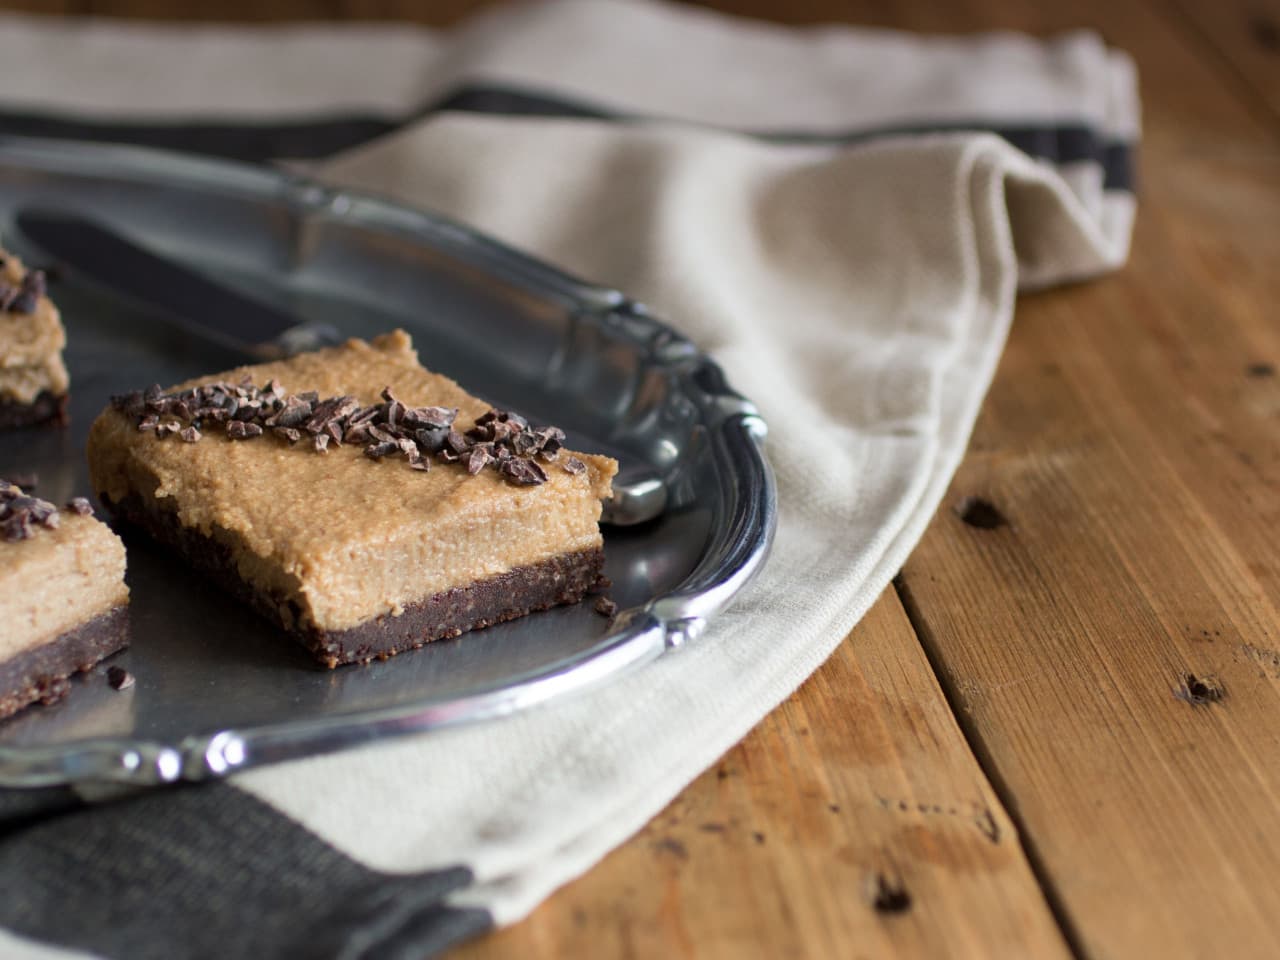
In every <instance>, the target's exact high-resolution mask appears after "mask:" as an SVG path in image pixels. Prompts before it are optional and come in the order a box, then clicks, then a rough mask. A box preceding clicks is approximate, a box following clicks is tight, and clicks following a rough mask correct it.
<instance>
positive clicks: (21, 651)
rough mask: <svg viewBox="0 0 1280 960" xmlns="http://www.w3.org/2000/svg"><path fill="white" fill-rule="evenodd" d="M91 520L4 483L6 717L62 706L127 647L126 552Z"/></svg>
mask: <svg viewBox="0 0 1280 960" xmlns="http://www.w3.org/2000/svg"><path fill="white" fill-rule="evenodd" d="M91 514H92V510H91V509H90V507H89V502H88V501H87V500H84V499H76V500H73V501H71V503H70V504H68V505H67V507H66V508H65V509H62V510H59V509H57V508H56V507H55V506H54V505H53V504H52V503H49V502H48V501H46V500H40V499H38V498H36V497H31V496H27V495H26V494H25V493H23V491H22V489H21V488H20V487H17V486H15V485H13V484H11V483H9V482H8V481H5V480H0V717H7V716H9V715H10V714H12V713H14V712H16V711H18V710H20V709H21V708H22V707H25V706H27V704H30V703H34V702H36V701H37V700H38V701H40V702H42V703H52V702H54V701H56V700H59V699H61V698H62V696H63V695H64V694H65V693H66V692H67V690H68V689H69V686H70V685H69V682H68V680H69V678H70V677H71V675H72V674H74V673H75V672H76V671H78V670H88V669H90V668H91V667H92V666H93V665H94V664H95V663H97V662H98V661H99V660H102V659H103V658H104V657H109V656H110V655H111V654H113V653H115V652H116V651H117V650H120V649H122V648H123V647H124V646H125V645H126V644H127V642H128V603H129V588H128V587H126V586H125V582H124V569H125V561H124V544H123V543H121V542H120V538H119V537H117V536H116V535H115V534H114V533H112V532H111V530H110V528H109V527H107V525H106V524H105V523H102V522H100V521H98V520H95V519H94V518H93V516H92V515H91Z"/></svg>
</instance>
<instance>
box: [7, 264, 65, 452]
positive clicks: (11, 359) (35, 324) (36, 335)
mask: <svg viewBox="0 0 1280 960" xmlns="http://www.w3.org/2000/svg"><path fill="white" fill-rule="evenodd" d="M66 341H67V336H66V331H65V330H64V329H63V327H62V319H61V317H60V316H59V315H58V308H57V307H55V306H54V305H53V301H51V300H50V299H49V297H48V296H47V295H46V293H45V279H44V273H43V272H42V271H40V270H28V269H27V268H26V267H25V266H23V264H22V261H21V260H19V259H18V258H17V257H15V256H13V255H12V254H10V253H7V252H5V251H4V250H0V429H12V428H15V427H28V426H36V425H39V424H64V423H66V420H67V388H68V384H69V379H68V377H67V368H66V366H65V365H64V364H63V362H62V348H63V347H64V346H65V345H66Z"/></svg>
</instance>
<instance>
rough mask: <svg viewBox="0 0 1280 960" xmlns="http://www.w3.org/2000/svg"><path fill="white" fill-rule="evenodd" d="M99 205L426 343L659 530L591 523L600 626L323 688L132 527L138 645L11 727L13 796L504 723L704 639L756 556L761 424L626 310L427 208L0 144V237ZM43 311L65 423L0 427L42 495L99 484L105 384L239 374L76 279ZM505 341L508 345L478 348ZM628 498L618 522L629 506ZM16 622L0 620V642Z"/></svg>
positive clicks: (205, 346) (250, 277) (563, 612)
mask: <svg viewBox="0 0 1280 960" xmlns="http://www.w3.org/2000/svg"><path fill="white" fill-rule="evenodd" d="M26 205H33V206H45V207H48V206H58V207H63V208H68V209H72V210H76V211H79V212H80V213H86V214H90V215H92V216H93V217H95V218H97V219H98V220H100V221H103V222H105V223H107V224H109V225H111V226H114V227H116V228H118V229H120V230H121V231H122V232H127V234H128V235H130V236H132V237H134V238H137V239H138V240H140V241H143V242H145V243H146V244H147V245H149V246H151V247H152V248H153V249H156V250H158V251H162V252H164V253H165V254H166V255H168V256H170V257H172V258H174V259H176V260H179V261H181V262H183V263H185V264H187V265H189V266H192V267H195V268H196V269H199V270H201V271H204V272H207V273H209V274H210V275H212V276H215V277H217V278H219V279H220V280H222V281H223V282H225V283H227V284H228V285H231V286H234V287H236V288H238V289H240V290H241V291H243V292H247V293H249V294H251V295H253V296H255V297H258V298H260V299H262V300H265V301H268V302H270V303H271V304H273V305H275V306H278V307H283V308H285V309H287V310H289V311H291V312H293V313H295V314H297V315H298V316H299V317H301V318H303V319H306V320H309V321H315V322H321V323H331V324H334V325H336V326H337V327H338V328H339V329H340V330H341V331H342V332H343V333H344V334H350V335H355V336H369V335H372V334H376V333H379V332H382V331H385V330H388V329H391V328H393V327H397V326H399V327H403V328H405V329H406V330H408V331H409V332H410V333H412V334H413V336H414V339H415V342H416V343H417V345H418V347H419V351H420V353H421V355H422V357H423V361H424V362H425V363H426V364H427V365H428V366H430V367H432V368H433V369H436V370H439V371H441V372H444V373H447V374H449V375H451V376H453V377H454V378H455V379H457V380H458V381H460V382H461V383H462V384H463V386H465V387H467V388H468V389H469V390H470V391H471V392H473V393H475V394H477V395H479V396H481V397H484V398H486V399H488V400H490V401H492V402H494V403H495V404H500V405H504V406H511V407H514V408H516V409H520V410H521V411H522V412H524V413H526V414H528V415H530V416H531V417H534V418H536V419H538V420H540V421H542V422H548V423H556V424H558V425H560V426H562V427H564V428H565V429H566V431H567V432H568V434H569V443H570V444H571V445H573V446H576V447H578V448H579V449H585V450H598V451H602V452H609V453H612V454H613V455H614V456H616V457H618V459H619V461H620V463H621V465H622V469H621V472H620V478H621V479H622V481H623V482H622V487H623V489H624V490H632V491H633V493H635V495H637V496H652V492H653V491H652V483H653V481H655V480H660V481H661V484H662V491H663V493H664V494H665V497H666V504H665V509H664V510H663V512H662V513H661V515H660V516H659V517H658V518H656V519H653V520H650V521H648V522H645V523H643V524H640V525H638V526H629V527H619V526H609V527H606V529H605V554H606V558H607V560H606V573H607V574H608V576H609V577H610V578H611V579H612V581H613V587H612V588H611V590H610V591H609V595H610V596H611V597H612V598H613V599H614V600H615V601H617V602H618V604H619V606H620V608H622V612H621V613H620V615H619V616H618V617H617V618H616V619H615V620H614V621H613V623H612V624H610V622H609V621H607V620H606V619H605V618H603V617H601V616H600V615H599V614H597V613H595V612H594V611H593V609H592V604H591V603H590V602H588V603H585V604H581V605H578V606H576V607H569V608H559V609H556V610H552V611H548V612H546V613H542V614H537V615H534V616H532V617H527V618H525V619H523V620H519V621H515V622H512V623H508V624H503V625H500V626H496V627H491V628H489V629H487V630H481V631H477V632H475V633H470V634H464V635H463V636H462V637H459V638H458V639H456V640H449V641H438V642H436V643H432V644H429V645H428V646H426V647H424V648H422V649H421V650H418V651H415V652H412V653H407V654H402V655H400V656H398V657H395V658H393V659H392V660H389V661H386V662H383V663H377V662H375V663H373V664H370V665H368V666H364V667H359V666H357V667H343V668H340V669H337V670H333V671H330V670H324V669H322V668H319V667H317V666H316V665H315V664H314V663H313V662H312V661H311V659H310V657H309V655H308V654H307V653H306V652H305V651H304V650H303V649H302V648H301V647H300V646H298V645H297V644H296V643H294V642H293V641H292V640H291V639H289V638H288V637H286V636H283V635H281V634H280V633H279V631H278V630H276V629H275V628H273V627H272V626H270V625H269V624H267V623H266V622H265V621H262V620H259V619H257V618H256V616H255V615H254V614H252V613H251V612H249V611H248V610H247V609H242V608H240V607H238V606H236V605H234V604H231V603H228V602H226V599H225V598H224V597H223V596H222V595H220V594H219V593H217V592H216V591H215V590H214V589H213V588H210V587H208V586H206V585H205V584H204V583H203V582H202V581H200V580H199V579H198V578H196V577H195V576H194V575H191V574H188V573H187V572H186V571H185V570H183V569H182V568H181V567H180V566H179V565H176V564H174V563H173V562H172V560H171V559H170V558H169V557H167V556H166V555H165V554H164V553H163V552H162V551H160V550H159V549H158V548H156V547H154V546H153V545H151V544H149V543H148V542H146V541H145V540H143V539H141V538H138V537H127V538H126V539H127V544H128V551H129V572H128V580H129V585H130V588H131V591H132V603H131V609H132V614H131V619H132V642H131V646H130V647H129V649H128V650H126V651H125V652H123V653H121V654H119V655H117V656H116V657H113V658H112V659H111V660H110V661H109V663H110V664H120V665H122V666H124V667H126V668H127V669H128V670H129V671H130V672H132V673H133V674H134V675H135V676H136V678H137V683H136V685H135V686H134V687H132V688H131V689H128V690H125V691H120V692H117V691H115V690H112V689H111V687H110V686H109V685H108V683H107V681H106V676H105V674H106V666H107V665H106V664H103V665H99V666H98V667H97V668H95V669H94V670H93V671H91V672H90V673H88V674H85V675H82V676H81V677H79V678H77V679H76V680H75V681H73V684H72V690H71V694H70V696H68V697H67V698H66V699H65V700H64V701H62V702H61V703H58V704H55V705H53V706H48V707H33V708H29V709H27V710H25V711H23V712H22V713H20V714H19V715H17V716H16V717H14V718H12V719H10V720H8V721H5V722H3V723H0V785H7V786H40V785H49V784H65V783H81V782H90V781H123V782H126V783H130V784H138V785H153V784H161V783H167V782H172V781H176V780H183V779H185V780H201V779H206V778H210V777H218V776H223V775H225V774H227V773H229V772H232V771H234V770H237V769H243V768H245V767H249V766H253V765H256V764H262V763H270V762H273V761H279V760H285V759H290V758H295V757H300V756H305V755H309V754H314V753H319V752H323V751H329V750H335V749H339V748H343V747H348V746H353V745H356V744H360V743H365V742H368V741H370V740H374V739H378V738H383V737H391V736H398V735H401V734H406V733H410V732H417V731H423V730H430V729H433V728H438V727H443V726H446V725H450V724H457V723H462V722H470V721H476V720H482V719H486V718H492V717H496V716H501V715H504V714H509V713H511V712H513V711H516V710H519V709H522V708H524V707H528V706H531V705H534V704H538V703H542V702H545V701H547V700H550V699H552V698H555V697H559V696H562V695H565V694H569V693H571V692H573V691H577V690H580V689H582V688H584V687H587V686H589V685H592V684H597V683H601V682H604V681H607V680H609V679H610V678H612V677H615V676H617V675H618V674H619V673H621V672H622V671H624V670H629V669H632V668H635V667H637V666H639V665H641V664H643V663H646V662H648V661H650V660H652V659H654V658H655V657H657V656H659V655H660V654H662V653H663V652H664V651H666V650H669V649H671V648H673V647H678V646H680V645H681V644H682V643H684V642H685V641H687V640H692V639H694V638H696V637H697V636H698V634H699V633H700V632H701V631H702V629H703V627H704V626H705V624H706V622H707V619H708V618H709V617H712V616H714V615H716V614H717V613H718V612H719V611H721V610H723V609H724V608H725V606H726V605H727V604H728V603H729V602H730V601H731V600H732V598H733V597H734V595H735V594H737V593H738V591H740V590H741V589H742V587H743V586H744V585H745V584H746V583H747V582H748V580H749V579H750V578H751V577H752V576H753V575H754V574H755V573H756V572H757V571H758V569H759V568H760V566H761V564H762V563H763V562H764V559H765V556H766V554H767V552H768V548H769V544H770V541H771V538H772V534H773V529H774V525H775V521H776V495H775V490H774V484H773V477H772V474H771V472H770V470H769V467H768V464H767V463H766V461H765V459H764V457H763V455H762V452H761V441H762V439H763V436H764V424H763V422H762V421H761V419H760V417H759V416H758V415H757V413H756V412H755V410H754V408H753V407H752V406H751V404H750V403H748V402H747V401H746V400H744V399H743V398H742V397H741V396H740V395H738V394H737V393H735V392H734V391H733V390H731V389H730V388H729V386H728V385H727V384H726V382H725V378H724V376H723V374H722V373H721V371H720V369H719V368H718V367H717V366H716V365H715V364H714V363H712V362H711V361H710V360H709V359H708V358H707V357H706V356H704V355H703V354H702V353H700V352H699V351H698V350H697V349H696V348H695V347H694V346H693V345H692V344H691V343H690V342H689V341H688V340H686V339H685V338H683V337H682V336H680V335H679V334H678V333H676V332H675V331H673V330H672V329H670V328H669V327H667V326H665V325H663V324H662V323H660V322H658V321H657V320H655V319H654V318H653V317H652V316H650V315H649V313H648V312H647V311H646V310H645V308H644V307H643V306H642V305H640V304H638V303H635V302H634V301H631V300H628V299H627V298H626V297H624V296H623V295H622V294H620V293H618V292H616V291H614V290H609V289H605V288H602V287H598V286H593V285H591V284H588V283H583V282H581V281H579V280H576V279H574V278H572V277H569V276H566V275H565V274H563V273H561V272H560V271H558V270H555V269H553V268H551V267H549V266H547V265H546V264H543V263H540V262H538V261H535V260H533V259H531V258H529V257H527V256H525V255H523V254H520V253H518V252H516V251H514V250H511V249H509V248H507V247H504V246H502V245H501V244H499V243H497V242H495V241H493V240H490V239H488V238H486V237H484V236H481V235H479V234H478V233H476V232H475V231H473V230H471V229H469V228H467V227H465V226H462V225H460V224H458V223H454V222H450V221H449V220H446V219H444V218H442V217H439V216H436V215H433V214H430V213H425V212H422V211H419V210H411V209H406V208H404V207H402V206H397V205H395V204H393V203H389V202H386V201H383V200H379V199H376V198H373V197H369V196H364V195H357V194H354V193H347V192H339V191H335V190H331V189H328V188H326V187H323V186H319V185H317V184H315V183H312V182H309V181H306V180H303V179H299V178H297V177H293V176H290V175H286V174H283V173H280V172H277V171H274V170H271V169H267V168H261V167H251V166H242V165H238V164H231V163H225V162H221V161H210V160H206V159H199V158H192V157H187V156H181V155H177V154H169V153H159V152H152V151H145V150H139V149H134V148H125V147H112V146H103V145H94V144H69V143H54V142H42V141H34V140H26V139H17V138H0V232H2V234H3V239H4V243H5V244H6V245H7V246H9V247H10V248H11V249H13V251H14V252H15V253H17V254H18V255H20V256H23V257H24V258H25V259H27V260H28V261H30V262H31V263H32V264H33V265H36V266H41V265H45V264H47V263H48V261H47V259H46V258H45V257H44V256H43V255H42V254H41V252H40V251H39V250H38V249H36V248H34V246H33V245H31V244H30V243H28V242H27V241H25V239H24V238H23V237H22V236H21V234H20V233H19V232H18V231H17V230H16V229H15V228H14V227H13V226H12V224H13V217H14V214H15V212H16V211H17V210H19V209H21V208H22V207H23V206H26ZM51 293H52V295H53V296H54V298H55V299H56V301H57V302H58V304H59V306H60V308H61V309H62V313H63V316H64V320H65V322H66V326H67V329H68V338H69V342H68V347H67V352H66V357H67V362H68V365H69V367H70V369H71V375H72V404H71V416H72V423H71V427H70V428H69V429H67V430H26V431H20V432H17V433H10V434H7V435H0V476H6V475H9V474H13V473H20V472H21V473H28V472H32V471H34V472H36V473H37V474H38V475H39V487H38V489H37V493H38V494H39V495H41V496H43V497H45V498H46V499H49V500H53V501H55V502H64V501H65V500H67V499H68V498H70V497H72V496H75V495H82V494H88V493H89V492H90V487H89V483H88V476H87V471H86V467H85V462H84V455H83V450H84V445H85V436H86V433H87V431H88V427H89V424H90V422H91V421H92V420H93V418H94V417H95V416H96V415H97V413H98V412H99V411H100V410H101V408H102V407H103V405H104V404H105V402H106V400H107V397H108V396H109V395H110V394H112V393H119V392H123V391H125V390H129V389H134V388H136V387H138V386H141V385H145V384H149V383H152V382H160V383H165V384H167V383H173V382H177V381H180V380H184V379H187V378H189V377H193V376H197V375H200V374H204V373H208V372H212V371H215V370H218V369H222V368H225V367H227V366H231V365H234V364H236V363H239V362H243V360H244V358H243V357H239V356H236V355H233V354H229V353H227V352H226V350H225V348H222V347H219V346H216V345H215V344H213V343H211V342H209V341H206V340H201V339H199V338H198V337H196V336H194V335H192V334H190V333H186V332H184V331H183V330H182V329H181V327H180V326H178V325H175V324H174V323H173V322H172V320H173V318H170V317H165V316H163V315H161V314H159V313H158V312H157V311H156V310H155V309H154V308H151V307H149V306H147V305H145V304H140V303H135V302H129V301H127V300H125V299H123V298H122V297H120V296H119V295H117V294H113V293H111V292H109V291H105V290H103V289H101V288H98V287H95V286H93V285H90V284H88V283H85V282H80V281H77V279H76V277H75V275H74V273H72V272H70V271H68V272H67V273H66V275H65V276H63V277H62V278H60V279H56V280H55V282H54V284H53V285H52V289H51ZM494 344H500V345H501V349H500V350H495V349H493V345H494ZM623 507H625V504H623ZM0 629H3V624H0Z"/></svg>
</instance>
